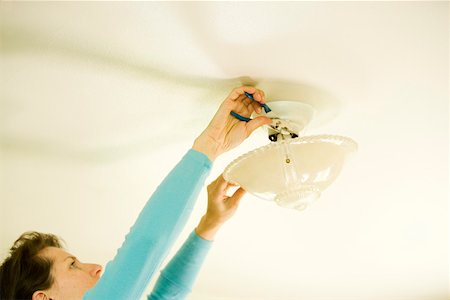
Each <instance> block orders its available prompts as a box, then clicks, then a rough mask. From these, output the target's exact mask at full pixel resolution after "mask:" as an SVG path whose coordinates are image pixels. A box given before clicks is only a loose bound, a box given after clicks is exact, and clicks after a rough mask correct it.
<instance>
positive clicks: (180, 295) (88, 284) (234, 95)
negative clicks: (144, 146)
mask: <svg viewBox="0 0 450 300" xmlns="http://www.w3.org/2000/svg"><path fill="white" fill-rule="evenodd" d="M245 92H247V93H250V94H253V98H254V99H255V100H256V101H257V102H256V101H251V100H250V99H248V98H247V97H246V96H245ZM264 100H265V99H264V92H263V91H261V90H258V89H256V88H254V87H249V86H243V87H240V88H236V89H234V90H233V91H232V92H231V93H230V95H229V96H228V97H227V98H226V99H225V100H224V102H223V103H222V104H221V105H220V107H219V109H218V110H217V112H216V114H215V115H214V117H213V118H212V120H211V122H210V123H209V125H208V126H207V128H206V129H205V130H204V131H203V132H202V133H201V134H200V136H199V137H197V138H196V139H195V141H194V144H193V146H192V149H189V150H188V151H187V153H186V154H185V155H184V157H183V158H182V159H181V161H180V162H179V163H178V164H177V165H176V166H175V168H174V169H173V170H172V171H171V172H170V173H169V175H167V177H166V178H165V179H164V180H163V182H162V183H161V184H160V185H159V186H158V188H157V189H156V191H155V192H154V193H153V195H152V196H151V198H150V199H149V201H148V202H147V204H146V205H145V207H144V208H143V210H142V211H141V213H140V215H139V217H138V219H137V220H136V222H135V224H134V225H133V227H132V228H131V229H130V232H129V233H128V234H127V236H126V237H125V241H124V242H123V244H122V246H121V247H120V249H119V250H118V251H117V254H116V256H115V258H114V259H113V260H112V261H110V262H109V263H108V264H107V265H106V268H105V271H104V273H103V275H102V276H101V277H100V274H101V272H102V268H101V266H99V265H96V264H85V263H82V262H80V261H78V259H77V258H76V257H74V256H73V255H71V254H69V253H67V252H66V251H65V250H64V249H63V248H62V247H61V244H60V242H59V240H58V238H56V237H55V236H53V235H50V234H42V233H37V232H31V233H25V234H24V235H22V236H21V237H20V238H19V239H18V240H17V241H16V242H15V243H14V246H13V247H12V248H11V250H10V255H9V256H8V257H7V258H6V259H5V261H4V262H3V264H2V266H1V267H0V299H33V300H49V299H57V300H59V299H64V300H69V299H139V298H140V297H141V296H142V294H143V292H144V290H145V288H146V287H147V285H148V284H149V282H150V280H151V278H152V277H153V275H154V274H155V271H156V270H157V269H158V268H159V266H160V265H161V262H162V261H163V260H164V258H165V257H166V255H167V252H168V251H169V249H170V247H171V246H172V245H173V243H174V241H175V240H176V238H177V237H178V235H179V234H180V232H181V230H182V229H183V226H184V225H185V224H186V222H187V219H188V217H189V215H190V213H191V211H192V208H193V206H194V203H195V200H196V198H197V196H198V194H199V191H200V189H201V188H202V186H203V184H204V181H205V179H206V177H207V176H208V174H209V171H210V169H211V167H212V163H213V162H214V160H215V159H216V157H217V156H219V155H220V154H222V153H224V152H226V151H228V150H230V149H232V148H234V147H236V146H238V145H239V144H240V143H241V142H242V141H244V140H245V139H246V138H247V137H248V136H249V135H250V134H251V133H252V132H253V131H254V130H255V129H256V128H258V127H260V126H262V125H264V124H269V123H270V122H271V121H270V119H269V118H266V117H257V118H255V119H253V120H251V121H250V122H248V123H246V122H242V121H239V120H237V119H235V118H233V117H232V116H231V115H230V112H231V111H235V112H237V113H238V114H240V115H242V116H246V117H249V116H250V115H251V114H252V112H254V111H256V112H258V113H259V112H261V107H260V103H261V104H262V103H264ZM258 102H259V103H258ZM229 186H230V184H229V183H227V182H226V181H225V180H224V179H223V177H222V176H219V177H218V178H217V179H216V180H215V181H214V182H212V183H211V184H210V185H209V186H208V189H207V190H208V208H207V212H206V214H205V215H204V216H203V217H202V218H201V220H200V222H199V224H198V226H197V227H196V229H195V230H194V231H193V232H192V233H191V234H190V236H189V238H188V239H187V240H186V242H185V243H184V244H183V246H182V247H181V249H180V250H179V251H178V253H177V254H176V255H175V256H174V257H173V258H172V260H171V261H170V262H169V264H168V265H167V266H166V267H165V268H164V270H163V271H162V272H161V275H160V277H159V279H158V281H157V283H156V286H155V288H154V290H153V291H152V293H151V295H149V296H148V299H184V298H185V297H186V296H187V295H188V293H189V292H190V289H191V287H192V285H193V283H194V280H195V278H196V276H197V274H198V271H199V269H200V267H201V264H202V262H203V260H204V258H205V257H206V254H207V252H208V249H209V248H210V247H211V241H212V240H213V238H214V236H215V233H216V232H217V231H218V230H219V228H220V227H221V226H222V225H223V224H224V223H225V222H226V221H227V220H228V219H229V218H230V217H232V216H233V214H234V212H235V211H236V209H237V207H238V205H239V200H240V199H241V197H242V196H243V195H244V193H245V192H244V190H243V189H242V188H239V189H238V190H236V192H235V193H234V194H233V195H232V196H231V197H228V196H227V195H226V191H227V189H228V187H229Z"/></svg>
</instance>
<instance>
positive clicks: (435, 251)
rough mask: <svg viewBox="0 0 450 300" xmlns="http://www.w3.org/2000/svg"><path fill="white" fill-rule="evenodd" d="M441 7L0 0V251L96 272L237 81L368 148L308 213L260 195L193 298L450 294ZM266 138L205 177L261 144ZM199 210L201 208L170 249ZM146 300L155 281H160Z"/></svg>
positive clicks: (389, 299)
mask: <svg viewBox="0 0 450 300" xmlns="http://www.w3.org/2000/svg"><path fill="white" fill-rule="evenodd" d="M448 17H449V7H448V2H282V3H275V2H197V3H187V2H149V3H141V2H136V3H123V2H122V3H117V2H114V3H98V2H96V3H86V2H83V3H81V2H80V3H77V2H70V3H20V2H19V3H16V2H1V3H0V20H1V60H0V70H1V71H0V72H1V90H0V97H1V98H0V101H1V102H0V103H1V109H0V114H1V115H0V122H1V123H0V124H1V127H0V141H1V191H0V192H1V195H0V197H1V210H0V217H1V223H0V225H1V226H0V238H1V243H0V252H1V253H0V254H1V257H4V255H6V252H7V249H8V247H9V246H10V245H11V244H12V242H13V241H14V239H15V238H17V237H18V235H19V234H20V233H22V232H24V231H26V230H39V231H44V232H53V233H56V234H58V235H60V236H62V237H63V238H64V239H65V241H66V243H67V248H68V249H69V250H70V251H71V252H72V253H74V254H75V255H77V256H78V257H79V258H80V259H81V260H83V261H92V262H98V263H101V264H103V265H105V264H106V262H107V261H108V260H110V259H111V258H112V257H113V256H114V254H115V251H116V249H117V248H118V247H119V246H120V244H121V242H122V240H123V238H124V235H125V234H126V233H127V232H128V229H129V228H130V226H131V225H132V224H133V221H134V220H135V218H136V217H137V215H138V213H139V211H140V209H141V208H142V207H143V205H144V203H145V201H146V200H147V199H148V197H149V196H150V195H151V193H152V191H153V190H154V189H155V188H156V186H157V185H158V184H159V182H160V181H161V180H162V179H163V176H164V174H167V172H169V170H170V169H171V168H172V166H173V165H174V164H175V163H176V162H177V161H178V160H179V159H180V158H181V156H182V155H183V154H184V152H185V151H186V150H187V149H189V147H190V146H191V143H192V141H193V139H194V138H195V137H196V136H197V135H198V134H199V133H200V132H201V131H202V129H203V128H204V127H205V126H206V125H207V123H208V121H209V119H210V117H211V116H212V114H213V113H214V111H215V110H216V108H217V107H218V105H219V104H220V102H221V101H222V100H223V99H224V97H225V96H226V95H227V93H228V92H229V91H230V90H231V88H233V87H235V86H238V85H240V84H242V83H246V84H253V85H256V86H257V87H259V88H262V89H264V90H265V92H266V95H267V98H268V100H269V101H275V100H280V99H289V100H295V101H302V102H306V103H309V104H311V105H312V106H314V107H315V109H316V110H317V117H316V119H315V120H314V121H313V123H312V124H311V127H310V128H309V130H308V132H307V134H341V135H345V136H349V137H351V138H353V139H354V140H355V141H356V142H357V143H358V145H359V151H358V153H357V155H355V156H354V157H353V158H352V159H351V160H350V161H349V162H348V164H347V165H346V166H344V170H343V172H342V174H341V175H340V177H339V178H338V179H337V181H336V182H335V183H334V184H333V185H332V186H330V187H329V188H328V189H327V190H326V191H325V192H324V193H323V195H322V197H321V199H319V201H318V202H317V203H315V204H314V205H312V206H311V207H310V208H308V209H307V210H306V211H304V212H301V213H299V212H296V211H293V210H288V209H283V208H280V207H278V206H276V205H275V204H273V203H269V202H264V201H262V200H258V199H256V198H254V197H252V196H251V195H247V196H246V197H245V199H244V201H243V202H242V205H241V207H240V210H239V211H238V213H237V215H236V216H235V217H234V218H233V219H232V220H231V221H230V222H229V223H228V224H227V225H226V226H225V227H224V228H223V230H222V231H221V233H220V234H219V235H218V237H217V239H216V241H215V245H214V247H213V250H212V251H211V253H210V255H209V257H208V259H207V261H206V263H205V265H204V267H203V269H202V272H201V274H200V276H199V278H198V281H197V283H196V285H195V288H194V290H193V292H192V294H191V296H190V299H193V300H215V299H217V300H219V299H222V300H232V299H233V300H234V299H235V300H244V299H262V300H269V299H270V300H272V299H273V300H278V299H281V300H284V299H286V300H288V299H305V300H306V299H307V300H316V299H317V300H318V299H324V300H333V299H345V300H350V299H355V300H362V299H364V300H367V299H385V300H416V299H417V300H422V299H423V300H425V299H426V300H438V299H439V300H441V299H447V298H448V284H449V281H448V270H449V268H448V266H449V264H448V251H449V248H448V247H449V245H448V213H449V210H448V199H449V194H448V166H449V164H448V153H449V148H448V128H449V117H448V116H449V110H448V103H449V81H448V79H449V78H448V72H449V71H448V70H449V58H448V55H449V35H448V30H449V20H448ZM266 143H267V141H266V137H265V134H264V132H262V131H259V132H255V134H254V135H253V136H252V137H251V138H250V139H249V140H247V141H246V142H245V143H244V144H243V145H241V146H240V147H238V148H237V149H235V150H233V151H232V152H230V153H227V154H226V155H224V156H222V157H221V158H220V159H218V161H217V162H216V163H215V165H214V168H213V170H212V173H211V177H210V178H209V179H208V181H211V180H213V179H214V178H215V177H216V176H217V175H218V174H220V173H221V172H222V171H223V169H224V168H225V166H226V165H227V164H228V163H229V162H230V161H231V160H233V159H234V158H235V157H237V156H238V155H240V154H243V153H245V152H246V151H248V150H250V149H253V148H255V147H257V146H260V145H264V144H266ZM205 207H206V197H205V191H203V192H202V196H201V197H200V198H199V199H198V202H197V205H196V207H195V210H194V212H193V215H192V217H191V218H190V220H189V223H188V225H187V227H186V229H185V231H183V234H182V236H181V237H180V239H179V240H178V241H177V244H176V247H175V248H174V249H173V251H172V253H173V252H174V251H175V250H176V248H177V247H178V246H179V245H181V243H182V242H183V240H184V238H186V236H187V235H188V234H189V232H190V231H191V230H192V229H193V228H194V227H195V226H196V223H197V222H198V221H199V219H200V217H201V215H202V214H203V212H204V210H205ZM150 288H151V287H150Z"/></svg>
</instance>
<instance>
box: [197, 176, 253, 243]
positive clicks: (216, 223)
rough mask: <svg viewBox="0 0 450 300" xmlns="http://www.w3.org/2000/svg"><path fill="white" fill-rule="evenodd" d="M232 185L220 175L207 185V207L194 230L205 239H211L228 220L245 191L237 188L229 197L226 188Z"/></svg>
mask: <svg viewBox="0 0 450 300" xmlns="http://www.w3.org/2000/svg"><path fill="white" fill-rule="evenodd" d="M231 186H233V185H232V184H230V183H229V182H227V181H225V179H224V178H223V176H222V175H220V176H219V177H218V178H217V179H216V180H215V181H213V182H212V183H211V184H210V185H208V188H207V191H208V209H207V211H206V214H205V215H204V216H203V217H202V219H201V221H200V223H199V224H198V226H197V229H196V232H197V234H198V235H199V236H201V237H202V238H204V239H206V240H213V239H214V236H215V234H216V232H217V231H218V230H219V229H220V227H222V225H223V224H224V223H225V222H226V221H228V220H229V219H230V218H231V217H232V216H233V215H234V213H235V212H236V210H237V208H238V207H239V202H240V200H241V198H242V197H243V196H244V194H245V191H244V189H242V188H238V189H237V190H236V191H235V192H234V194H233V195H232V196H230V197H228V196H227V194H226V192H227V190H228V189H229V188H230V187H231Z"/></svg>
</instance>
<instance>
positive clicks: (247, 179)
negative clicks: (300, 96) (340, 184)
mask: <svg viewBox="0 0 450 300" xmlns="http://www.w3.org/2000/svg"><path fill="white" fill-rule="evenodd" d="M356 149H357V145H356V143H355V142H354V141H353V140H351V139H350V138H347V137H342V136H335V135H316V136H305V137H299V138H295V139H289V140H284V141H280V142H276V143H271V144H269V145H267V146H264V147H261V148H258V149H255V150H253V151H250V152H248V153H246V154H244V155H242V156H240V157H238V158H237V159H236V160H234V161H233V162H231V163H230V164H229V165H228V166H227V168H226V169H225V171H224V177H225V179H226V180H227V181H230V182H232V183H235V184H238V185H240V186H242V187H243V188H244V189H245V190H246V191H247V192H249V193H251V194H254V195H256V196H257V197H259V198H262V199H265V200H271V201H275V202H276V203H278V204H279V205H280V206H283V207H289V208H295V209H299V210H302V209H305V208H306V207H307V206H308V205H309V204H310V203H311V202H312V201H314V200H315V199H317V198H318V197H319V196H320V193H321V192H322V191H323V190H325V189H326V188H327V187H328V186H329V185H330V184H331V183H332V182H333V181H334V180H335V179H336V177H337V176H338V175H339V173H340V171H341V169H342V166H343V164H344V162H345V160H346V158H347V156H348V155H349V154H350V153H352V152H354V151H355V150H356Z"/></svg>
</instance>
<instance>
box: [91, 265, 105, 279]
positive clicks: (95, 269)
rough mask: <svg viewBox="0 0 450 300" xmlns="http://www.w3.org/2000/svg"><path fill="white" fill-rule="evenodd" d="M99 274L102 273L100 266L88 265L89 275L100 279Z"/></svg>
mask: <svg viewBox="0 0 450 300" xmlns="http://www.w3.org/2000/svg"><path fill="white" fill-rule="evenodd" d="M101 273H102V266H100V265H97V264H89V274H90V275H91V276H92V277H100V274H101Z"/></svg>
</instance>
